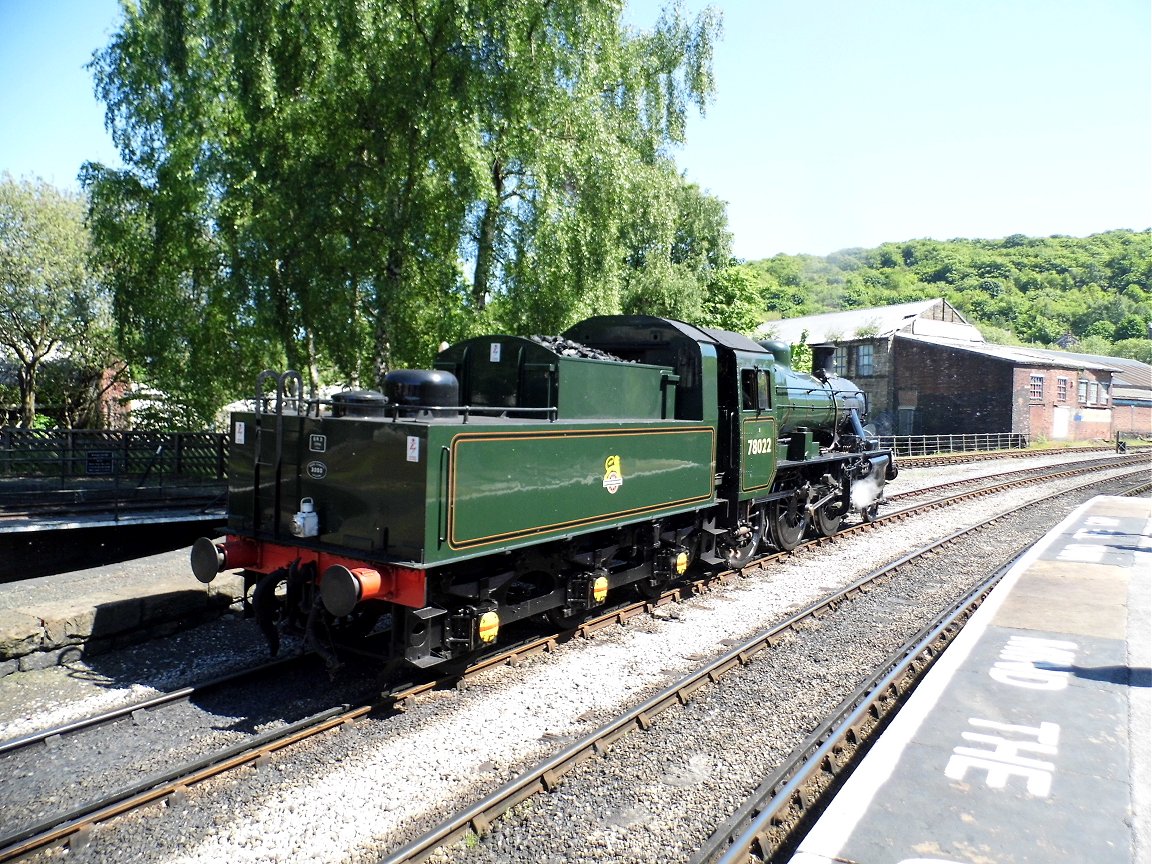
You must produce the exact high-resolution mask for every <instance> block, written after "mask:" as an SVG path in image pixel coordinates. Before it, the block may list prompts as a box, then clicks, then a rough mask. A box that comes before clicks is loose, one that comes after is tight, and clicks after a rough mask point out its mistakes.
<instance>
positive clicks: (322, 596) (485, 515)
mask: <svg viewBox="0 0 1152 864" xmlns="http://www.w3.org/2000/svg"><path fill="white" fill-rule="evenodd" d="M865 411H866V401H865V398H864V395H863V394H862V393H861V392H860V390H859V389H858V388H857V387H856V386H855V385H853V384H851V383H850V382H848V381H846V380H844V379H839V378H835V377H827V376H824V375H821V377H814V376H812V375H807V374H804V373H801V372H798V371H795V370H793V369H791V367H790V363H789V349H788V347H787V346H786V345H783V344H780V343H771V342H769V343H756V342H754V341H752V340H750V339H748V338H747V337H744V336H741V335H739V334H736V333H729V332H725V331H720V330H712V329H706V328H698V327H694V326H692V325H688V324H684V323H682V322H678V321H673V320H670V319H664V318H656V317H650V316H599V317H595V318H591V319H588V320H586V321H583V322H581V323H580V324H577V325H576V326H574V327H572V328H571V329H570V330H568V331H567V332H566V333H565V334H563V337H561V338H559V339H555V340H539V339H527V338H521V337H515V336H506V335H497V336H484V337H479V338H475V339H469V340H466V341H464V342H461V343H458V344H456V345H453V346H451V347H449V348H447V349H445V350H444V351H442V352H440V354H439V355H438V357H437V360H436V363H435V368H433V369H428V370H396V371H393V372H390V373H388V375H387V377H386V379H385V385H384V391H383V392H376V391H352V392H347V393H341V394H337V395H336V396H334V397H333V398H332V399H331V400H330V401H329V402H327V403H321V402H317V401H306V400H304V399H303V398H302V386H301V381H300V376H299V375H298V374H296V373H294V372H287V373H284V374H283V375H277V374H275V373H272V372H265V373H262V375H261V376H260V382H259V385H258V393H257V396H256V399H255V400H254V403H253V409H252V410H251V411H247V412H238V413H236V414H233V416H232V420H231V433H230V434H231V457H230V466H229V499H228V522H227V527H226V535H225V538H224V540H223V541H222V542H215V541H213V540H210V539H208V538H201V539H200V540H198V541H197V542H196V544H195V545H194V546H193V549H192V569H193V572H194V573H195V575H196V577H197V578H198V579H200V581H202V582H209V581H211V580H212V579H213V578H214V577H215V576H216V574H217V573H219V572H220V571H222V570H225V569H240V570H242V571H243V574H244V578H245V586H246V594H247V593H248V591H250V595H251V608H252V611H253V614H254V615H255V618H256V619H257V622H258V623H259V624H260V626H261V628H262V629H263V631H264V633H265V635H266V636H267V637H268V640H269V643H270V645H271V647H272V650H273V652H275V651H276V650H277V648H278V646H279V639H280V633H281V632H282V631H283V630H285V629H289V628H291V629H297V630H300V631H303V632H304V633H306V634H307V636H308V639H309V640H310V641H311V642H312V643H313V644H314V645H316V646H317V647H319V648H321V650H322V651H323V652H325V653H326V654H328V656H330V657H333V656H335V652H336V651H338V650H339V646H340V645H341V644H343V645H353V646H355V644H356V643H357V640H359V639H361V638H362V637H363V636H364V635H365V634H366V633H368V632H369V631H370V630H372V629H373V628H374V627H375V626H376V625H377V623H378V622H379V621H380V619H381V616H389V619H390V627H389V628H387V629H388V632H389V633H390V636H389V637H388V638H389V640H390V644H389V647H388V648H387V650H386V651H385V652H384V654H385V656H386V658H387V659H389V660H396V661H402V662H406V663H408V664H412V665H415V666H418V667H428V666H434V665H437V664H440V663H444V662H446V661H452V660H459V659H461V658H467V657H469V656H471V655H472V654H473V653H475V652H476V651H477V650H479V649H480V648H482V647H483V646H484V645H486V644H488V643H491V642H493V641H494V640H496V639H497V638H498V634H499V631H500V628H501V627H503V626H505V625H507V624H508V623H510V622H513V621H517V620H521V619H524V618H528V617H531V616H536V615H546V616H548V617H550V618H552V619H553V620H555V621H557V622H559V623H564V622H570V621H573V620H575V619H577V618H579V617H580V616H582V615H584V614H586V613H587V612H588V611H589V610H591V609H594V608H595V607H597V606H599V605H602V604H603V603H605V602H606V599H607V597H608V596H609V595H610V594H611V593H612V592H613V591H617V590H619V589H621V588H623V587H624V586H633V588H634V589H635V590H639V591H641V592H644V593H646V594H649V595H651V594H654V593H656V592H659V591H660V590H662V589H663V588H664V587H665V586H666V585H667V584H668V583H669V582H671V581H672V580H673V579H675V578H676V577H677V576H678V575H680V574H683V573H684V572H685V571H686V570H687V568H688V567H690V566H692V565H693V564H694V563H697V562H698V563H699V564H700V565H703V566H710V567H726V568H740V567H743V566H745V565H746V564H747V563H748V562H749V561H750V560H751V559H752V558H753V557H754V556H755V555H756V553H757V551H758V550H760V549H762V548H767V547H775V548H778V549H783V550H788V549H792V548H794V547H795V546H796V545H797V544H799V543H800V541H801V540H802V538H803V537H804V536H805V534H806V533H817V534H826V535H827V534H832V533H835V531H837V530H838V528H839V527H840V524H841V522H842V521H843V520H844V519H845V518H847V517H849V516H850V515H851V514H854V513H855V514H859V515H860V516H861V518H864V519H871V518H873V517H874V516H875V513H876V508H877V506H878V505H879V503H880V502H881V501H882V498H883V489H884V484H885V482H886V481H887V480H890V479H893V478H894V477H895V472H896V468H895V465H894V463H893V460H892V454H891V453H890V452H888V451H880V450H878V449H876V447H875V442H874V441H873V440H870V439H869V438H868V436H867V435H866V434H865V431H864V429H863V427H862V425H861V418H862V416H864V414H865Z"/></svg>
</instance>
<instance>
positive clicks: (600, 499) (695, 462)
mask: <svg viewBox="0 0 1152 864" xmlns="http://www.w3.org/2000/svg"><path fill="white" fill-rule="evenodd" d="M715 446H716V440H715V432H714V430H713V429H712V428H711V427H707V426H704V427H701V426H693V427H690V428H684V427H635V428H627V427H616V428H612V429H597V430H549V431H540V432H527V431H526V432H480V433H469V432H464V433H460V434H457V435H455V436H454V437H453V438H452V441H451V445H450V447H449V451H450V453H449V460H448V477H447V484H446V485H447V498H448V507H447V510H448V513H447V522H448V524H447V528H448V530H447V542H448V547H449V548H450V549H453V550H470V549H482V548H485V547H491V546H495V545H497V544H501V543H510V542H513V541H517V540H526V539H541V538H543V537H547V536H558V535H563V534H567V533H572V532H573V531H577V530H580V529H585V528H592V527H595V528H602V527H606V526H609V525H610V524H611V523H613V522H628V521H632V520H635V519H639V518H642V517H649V516H653V515H658V514H659V513H661V512H673V511H676V510H679V509H683V508H685V507H690V506H694V505H700V504H703V503H706V502H708V501H710V500H711V499H712V498H713V495H714V488H713V475H714V473H715Z"/></svg>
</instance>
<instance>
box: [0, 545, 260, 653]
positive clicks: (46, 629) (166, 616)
mask: <svg viewBox="0 0 1152 864" xmlns="http://www.w3.org/2000/svg"><path fill="white" fill-rule="evenodd" d="M188 556H189V549H187V548H185V549H178V550H176V551H173V552H166V553H164V554H161V555H152V556H149V557H146V558H139V559H136V560H134V561H127V562H124V563H121V564H110V565H105V566H101V567H93V568H91V569H87V570H77V571H74V572H71V573H61V574H57V575H54V576H42V577H39V578H35V579H24V580H21V581H18V582H8V583H4V584H0V675H7V674H10V673H12V672H16V671H26V670H30V669H42V668H45V667H47V666H52V665H56V664H57V663H59V662H60V660H61V657H62V656H63V655H64V654H65V653H67V652H75V651H81V650H82V651H85V652H88V653H99V652H101V651H104V650H108V649H110V648H114V647H119V646H122V645H126V644H131V643H132V642H137V641H141V640H143V639H145V638H149V637H151V636H155V635H158V634H162V633H164V632H173V631H175V630H177V629H180V628H183V627H186V626H190V625H191V624H195V623H198V622H200V621H203V620H207V619H208V618H211V617H214V616H215V615H218V614H219V613H220V612H221V611H222V610H223V609H224V608H227V607H228V606H229V605H231V604H232V603H233V602H234V601H235V600H237V599H239V597H240V593H241V591H242V579H241V578H240V577H238V576H234V575H232V574H230V573H222V574H221V575H220V576H219V577H218V578H217V579H215V580H214V581H213V582H212V584H211V585H202V584H201V583H200V582H198V581H197V580H196V578H195V577H194V576H193V575H192V568H191V566H190V565H189V563H188Z"/></svg>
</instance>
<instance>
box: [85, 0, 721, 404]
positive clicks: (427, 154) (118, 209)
mask: <svg viewBox="0 0 1152 864" xmlns="http://www.w3.org/2000/svg"><path fill="white" fill-rule="evenodd" d="M123 4H124V22H123V25H122V26H121V28H120V30H119V31H118V32H117V33H116V34H115V35H114V37H113V39H112V41H111V43H110V44H109V46H108V47H107V48H106V49H104V50H103V51H101V52H99V53H98V54H97V56H96V57H95V59H94V61H93V69H94V71H95V75H96V84H97V92H98V95H99V96H100V97H101V98H102V99H103V100H104V102H105V103H106V105H107V119H108V124H109V127H110V129H111V130H112V133H113V136H114V138H115V140H116V142H117V144H118V146H119V149H120V152H121V157H122V160H123V162H124V165H125V167H124V168H123V169H120V170H111V169H108V168H105V167H103V166H89V168H88V171H87V174H86V182H87V185H88V188H89V190H90V194H91V198H92V208H93V209H92V216H93V220H92V222H93V228H94V231H95V235H96V239H97V242H98V245H99V247H100V249H101V252H102V256H103V261H104V263H105V265H106V266H107V267H108V269H109V271H110V273H111V276H112V280H113V283H114V286H115V289H116V303H117V313H118V321H119V323H120V325H121V327H122V334H121V336H122V342H123V344H124V346H125V349H124V350H125V351H126V353H128V354H129V355H130V359H132V360H134V361H135V363H136V365H137V367H138V368H146V369H147V370H149V371H150V372H151V373H152V375H153V376H154V378H155V379H156V380H155V383H156V384H157V385H158V386H160V387H162V388H163V389H165V390H166V391H168V392H169V393H175V392H177V391H179V392H180V394H181V398H182V399H183V400H185V401H197V404H198V405H207V404H208V403H209V402H211V401H212V400H213V399H215V400H216V401H217V402H218V401H220V397H222V395H223V394H224V393H226V392H227V393H237V392H242V390H243V388H244V385H245V384H246V383H247V382H249V381H250V380H251V379H252V377H253V376H254V374H255V372H256V371H257V370H259V369H260V368H261V367H263V366H265V365H269V364H277V363H287V364H290V365H292V366H295V367H297V368H300V369H301V370H308V377H309V378H310V379H311V381H312V382H313V384H316V383H318V382H319V380H320V378H321V377H323V376H324V375H325V374H329V373H330V374H331V375H332V376H333V377H339V378H341V379H343V380H349V381H362V382H363V383H375V381H378V380H379V378H380V376H381V375H382V374H383V372H384V371H385V370H387V369H388V368H389V367H390V366H392V365H393V364H397V363H412V362H416V363H421V362H427V361H428V360H429V359H430V358H431V356H432V353H433V351H434V350H435V347H436V345H437V344H438V343H439V342H440V340H441V339H443V338H451V337H452V336H455V335H459V334H460V333H461V332H464V331H466V330H467V329H469V328H470V327H471V326H474V325H473V324H472V322H471V321H470V317H474V316H475V315H476V313H478V312H483V311H484V307H485V305H486V303H487V300H488V298H489V297H490V296H492V295H497V296H500V297H502V298H508V299H509V300H510V301H511V302H510V303H507V304H505V309H513V308H518V309H520V310H523V313H524V314H523V315H522V316H521V321H520V322H519V323H523V324H524V325H525V326H528V325H534V326H545V327H548V326H551V325H553V324H563V323H565V322H566V320H567V319H570V317H571V315H572V313H573V310H578V309H579V308H581V307H588V306H601V307H604V308H607V309H609V310H611V309H613V308H615V306H616V305H618V289H619V271H620V268H621V267H622V266H623V264H622V260H623V257H624V256H623V255H622V252H621V249H622V246H621V237H622V230H621V226H622V225H623V224H624V223H625V221H626V220H627V218H628V217H627V216H626V214H627V212H628V208H629V207H630V206H631V202H632V200H634V199H635V198H637V197H640V196H639V191H638V190H640V189H649V190H651V189H657V188H658V187H659V184H657V183H655V182H654V179H659V180H660V183H665V184H666V183H667V177H668V175H669V171H668V161H667V155H666V153H664V152H663V150H662V148H663V147H664V146H665V145H666V144H668V143H670V142H675V141H677V140H680V138H681V137H682V135H683V123H682V115H683V112H684V110H685V106H686V105H687V104H689V103H691V102H692V101H693V100H695V101H696V102H698V103H700V104H703V100H705V99H707V97H708V95H709V93H710V92H711V77H710V73H709V64H710V50H711V49H710V45H711V38H712V35H713V34H714V32H715V21H714V20H713V19H712V18H711V17H708V18H707V19H703V20H701V21H698V22H697V23H696V24H694V25H688V24H686V23H685V22H684V21H682V20H681V18H680V17H679V16H678V15H672V16H671V17H666V18H665V19H663V23H662V24H661V25H659V26H658V27H657V28H656V30H654V31H653V32H652V33H648V34H639V35H637V34H633V33H630V32H628V31H626V30H625V29H624V28H623V27H622V25H621V24H620V9H621V6H620V4H619V3H605V2H603V0H554V2H550V3H547V4H541V3H537V2H530V0H514V2H506V0H502V2H499V3H498V2H495V0H404V2H390V0H367V2H365V0H289V2H270V0H229V2H223V0H136V2H132V0H123ZM668 188H671V187H668ZM651 194H652V195H655V197H657V198H659V197H660V195H662V194H664V193H662V192H658V191H657V192H652V193H651ZM469 273H471V274H472V279H471V280H469V279H468V276H467V275H466V274H469ZM515 317H516V316H515V315H509V316H506V320H507V321H513V319H515Z"/></svg>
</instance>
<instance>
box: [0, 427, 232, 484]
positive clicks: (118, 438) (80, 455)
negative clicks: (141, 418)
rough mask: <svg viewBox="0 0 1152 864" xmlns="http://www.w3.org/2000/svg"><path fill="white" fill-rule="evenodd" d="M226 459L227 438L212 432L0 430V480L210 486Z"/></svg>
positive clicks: (223, 473) (221, 474)
mask: <svg viewBox="0 0 1152 864" xmlns="http://www.w3.org/2000/svg"><path fill="white" fill-rule="evenodd" d="M227 462H228V439H227V436H225V435H222V434H218V433H215V432H126V431H103V430H91V429H51V430H40V429H2V430H0V477H4V478H30V479H33V478H45V479H48V478H60V479H62V480H64V479H80V478H85V479H87V480H91V481H99V480H105V481H129V482H132V483H135V484H139V485H163V484H164V483H165V482H177V483H179V484H180V485H194V484H196V483H209V484H211V483H219V482H221V481H223V480H226V479H227V474H226V469H227Z"/></svg>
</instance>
